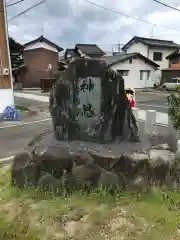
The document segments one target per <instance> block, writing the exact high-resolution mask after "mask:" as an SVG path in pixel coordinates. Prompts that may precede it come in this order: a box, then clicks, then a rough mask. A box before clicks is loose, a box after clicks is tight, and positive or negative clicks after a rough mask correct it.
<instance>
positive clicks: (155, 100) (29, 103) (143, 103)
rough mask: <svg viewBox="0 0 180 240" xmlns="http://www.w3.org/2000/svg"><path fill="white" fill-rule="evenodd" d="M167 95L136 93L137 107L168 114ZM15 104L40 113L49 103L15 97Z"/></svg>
mask: <svg viewBox="0 0 180 240" xmlns="http://www.w3.org/2000/svg"><path fill="white" fill-rule="evenodd" d="M167 96H168V94H167V93H164V92H162V93H152V92H150V93H149V92H136V107H137V108H139V109H142V110H156V111H157V112H163V113H167V112H168V105H167V100H166V97H167ZM15 103H16V104H18V105H22V106H26V107H33V108H34V107H35V108H38V109H39V110H40V111H48V103H45V102H40V101H35V100H29V99H23V98H19V97H15Z"/></svg>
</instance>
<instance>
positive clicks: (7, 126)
mask: <svg viewBox="0 0 180 240" xmlns="http://www.w3.org/2000/svg"><path fill="white" fill-rule="evenodd" d="M49 120H51V118H46V119H42V120H37V121H32V122H25V123H20V124H14V125H13V124H12V125H6V126H2V127H0V129H4V128H10V127H20V126H25V125H29V124H35V123H37V124H38V123H42V122H46V121H49Z"/></svg>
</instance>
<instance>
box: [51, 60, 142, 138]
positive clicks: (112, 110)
mask: <svg viewBox="0 0 180 240" xmlns="http://www.w3.org/2000/svg"><path fill="white" fill-rule="evenodd" d="M93 77H95V78H98V79H99V80H100V91H99V93H98V97H99V99H98V102H99V103H100V109H101V110H100V112H99V111H98V113H95V111H94V110H93V105H92V103H91V98H92V97H89V98H87V95H86V96H85V97H86V98H87V100H86V101H82V99H81V100H80V98H79V94H80V92H81V90H82V89H81V88H83V92H84V90H86V91H88V89H89V88H90V86H88V79H90V80H91V78H93ZM81 79H84V81H85V80H87V83H86V81H85V83H84V84H82V85H83V86H79V84H80V82H79V81H80V80H81ZM91 81H92V80H91ZM94 83H95V82H94ZM94 83H91V87H92V86H93V87H94ZM89 84H90V83H89ZM87 88H88V89H87ZM89 91H90V90H89ZM85 94H86V92H85ZM81 101H82V102H81ZM81 104H83V106H86V110H87V112H88V114H84V112H83V111H84V110H83V108H82V109H81V108H79V107H80V105H81ZM49 111H50V114H51V116H52V120H53V121H52V125H53V129H54V133H55V138H56V139H57V140H67V139H68V140H89V141H92V139H93V140H94V141H95V140H96V141H97V142H98V141H101V142H102V141H109V140H116V139H121V141H124V140H126V141H139V136H138V127H137V124H136V119H135V117H134V115H133V113H132V109H131V106H130V103H129V100H128V99H127V96H126V93H125V89H124V79H123V77H122V76H121V74H119V73H118V72H116V71H113V70H111V69H109V68H108V66H107V65H106V63H105V62H104V61H103V60H97V59H96V60H95V59H83V58H79V59H75V60H74V61H73V62H70V63H69V65H68V68H67V69H66V70H65V72H64V75H63V76H62V78H61V79H58V80H57V81H56V82H55V84H54V86H53V87H52V90H51V92H50V98H49ZM82 115H85V116H86V117H87V118H89V117H90V118H91V119H92V121H91V124H87V123H86V124H85V125H86V126H83V124H82V123H81V120H80V119H81V116H82ZM93 119H96V121H95V122H93Z"/></svg>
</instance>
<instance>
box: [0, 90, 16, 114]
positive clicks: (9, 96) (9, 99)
mask: <svg viewBox="0 0 180 240" xmlns="http://www.w3.org/2000/svg"><path fill="white" fill-rule="evenodd" d="M0 98H1V103H0V113H3V111H4V109H5V108H6V107H7V106H10V105H14V94H13V89H0Z"/></svg>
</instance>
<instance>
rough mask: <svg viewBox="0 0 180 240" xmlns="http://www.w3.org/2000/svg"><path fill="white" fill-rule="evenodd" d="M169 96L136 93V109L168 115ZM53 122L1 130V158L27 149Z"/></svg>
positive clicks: (28, 102)
mask: <svg viewBox="0 0 180 240" xmlns="http://www.w3.org/2000/svg"><path fill="white" fill-rule="evenodd" d="M166 96H167V94H157V93H145V92H137V93H136V102H137V104H136V107H138V108H140V109H154V110H156V111H158V112H164V113H166V112H167V110H168V108H167V101H166ZM15 103H16V104H18V105H22V106H26V107H33V108H34V107H35V108H38V109H39V110H40V111H48V104H47V103H44V102H39V101H34V100H28V99H22V98H17V97H16V98H15ZM51 128H52V123H51V120H46V121H43V122H34V123H31V124H28V125H22V126H14V127H5V128H0V157H6V156H11V155H14V154H15V153H17V152H19V151H20V150H21V149H24V148H26V147H27V145H28V143H29V141H31V140H32V139H33V138H34V136H35V135H37V134H40V133H42V132H43V131H44V130H47V129H51Z"/></svg>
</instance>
